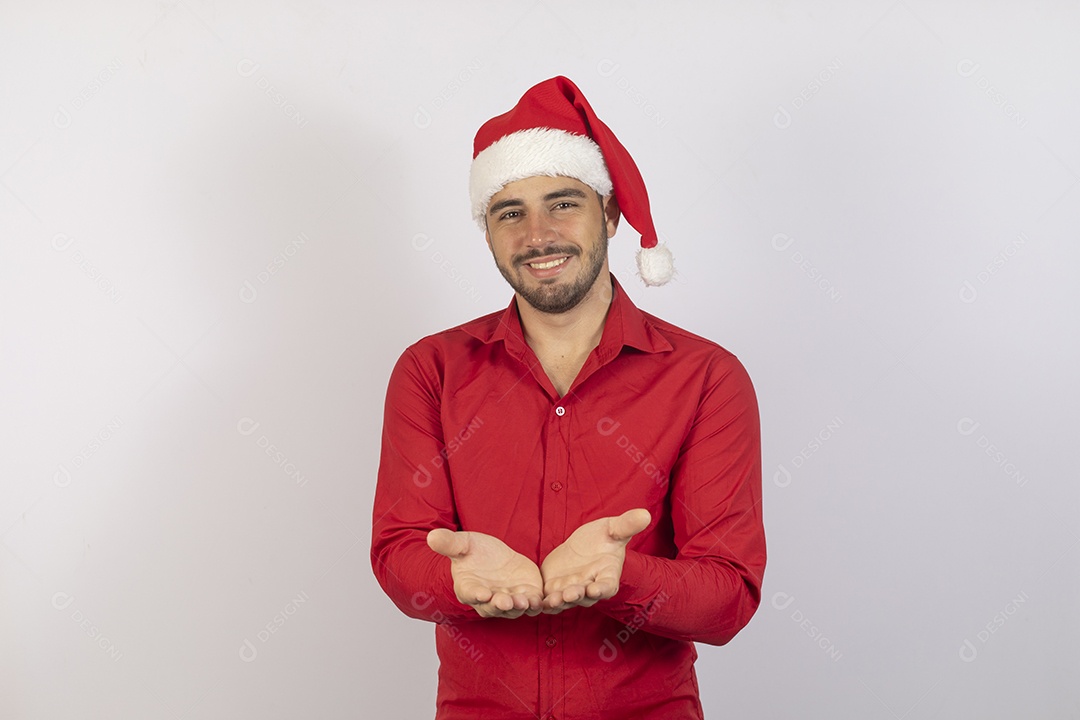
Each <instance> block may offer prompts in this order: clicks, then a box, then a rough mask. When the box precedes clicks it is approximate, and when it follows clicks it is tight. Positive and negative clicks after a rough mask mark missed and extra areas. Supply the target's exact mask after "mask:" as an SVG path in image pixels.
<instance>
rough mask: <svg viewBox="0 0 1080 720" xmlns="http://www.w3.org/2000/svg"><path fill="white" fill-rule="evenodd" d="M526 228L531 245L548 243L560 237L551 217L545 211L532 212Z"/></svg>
mask: <svg viewBox="0 0 1080 720" xmlns="http://www.w3.org/2000/svg"><path fill="white" fill-rule="evenodd" d="M525 230H526V232H527V233H528V241H529V244H530V245H546V244H548V243H552V242H555V240H556V239H558V238H557V235H556V233H555V228H554V225H553V223H552V222H551V218H549V217H547V216H546V215H545V214H544V213H530V214H529V216H528V222H527V223H526V226H525Z"/></svg>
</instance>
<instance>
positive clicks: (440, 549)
mask: <svg viewBox="0 0 1080 720" xmlns="http://www.w3.org/2000/svg"><path fill="white" fill-rule="evenodd" d="M427 543H428V547H430V548H431V549H432V550H434V551H435V552H437V553H439V554H440V555H445V556H446V557H448V558H450V573H451V575H452V576H453V578H454V593H455V594H456V595H457V598H458V600H459V601H461V602H463V603H465V604H466V605H471V606H472V607H473V608H474V609H475V610H476V612H477V613H479V614H480V616H481V617H502V618H516V617H520V616H522V615H539V614H540V612H541V609H542V606H543V600H544V589H543V588H544V581H543V579H542V578H541V577H540V568H538V567H537V566H536V563H534V562H533V561H532V560H530V559H529V558H527V557H525V556H524V555H522V554H521V553H517V552H514V551H513V550H511V549H510V547H509V546H508V545H507V544H506V543H504V542H503V541H502V540H499V539H498V538H496V537H492V536H491V535H485V534H483V533H478V532H469V531H466V530H462V531H460V532H454V531H452V530H447V529H446V528H438V529H436V530H432V531H431V532H429V533H428V536H427Z"/></svg>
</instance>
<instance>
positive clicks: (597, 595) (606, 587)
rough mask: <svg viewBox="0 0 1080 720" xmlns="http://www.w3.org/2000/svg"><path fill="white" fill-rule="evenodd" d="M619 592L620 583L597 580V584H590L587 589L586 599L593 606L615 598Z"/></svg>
mask: <svg viewBox="0 0 1080 720" xmlns="http://www.w3.org/2000/svg"><path fill="white" fill-rule="evenodd" d="M618 591H619V583H617V582H612V581H610V580H607V579H601V578H597V579H596V581H595V582H591V583H589V586H588V587H587V588H585V597H586V598H587V599H588V600H589V601H590V603H589V604H590V605H591V604H593V603H596V602H597V601H598V600H606V599H608V598H609V597H613V596H614V595H615V593H617V592H618Z"/></svg>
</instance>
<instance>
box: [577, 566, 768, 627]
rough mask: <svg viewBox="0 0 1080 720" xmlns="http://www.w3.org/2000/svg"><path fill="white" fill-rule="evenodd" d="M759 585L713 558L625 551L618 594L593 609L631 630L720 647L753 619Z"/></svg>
mask: <svg viewBox="0 0 1080 720" xmlns="http://www.w3.org/2000/svg"><path fill="white" fill-rule="evenodd" d="M760 600H761V580H760V578H755V577H754V576H753V575H752V574H751V573H750V572H749V571H747V570H745V569H741V568H737V567H736V566H734V565H732V564H731V563H728V562H726V561H724V560H722V559H719V558H715V557H706V558H685V559H674V560H673V559H670V558H661V557H654V556H652V555H646V554H643V553H639V552H635V551H633V550H628V551H627V553H626V561H625V563H624V564H623V572H622V578H621V580H620V583H619V591H618V593H617V594H616V595H615V596H614V597H613V598H611V599H610V600H606V601H602V602H600V603H598V604H597V605H596V607H597V609H599V610H601V611H602V612H604V613H605V614H606V615H608V616H610V617H612V618H614V619H616V620H618V621H619V622H620V623H623V624H624V625H626V626H628V627H629V628H631V629H633V630H644V631H647V632H651V633H654V634H656V635H663V636H664V637H670V638H675V639H677V640H691V641H696V642H703V643H708V644H710V645H723V644H725V643H727V642H728V641H730V640H731V639H732V638H733V637H735V635H736V633H738V632H739V631H740V630H742V628H743V627H745V626H746V624H747V623H748V622H749V621H750V618H751V617H753V615H754V612H755V611H756V610H757V607H758V604H759V603H760Z"/></svg>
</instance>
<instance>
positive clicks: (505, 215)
mask: <svg viewBox="0 0 1080 720" xmlns="http://www.w3.org/2000/svg"><path fill="white" fill-rule="evenodd" d="M520 214H521V213H520V212H519V211H518V210H508V211H506V212H504V213H503V214H502V215H500V216H499V219H500V220H513V219H514V218H516V217H517V216H518V215H520Z"/></svg>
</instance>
